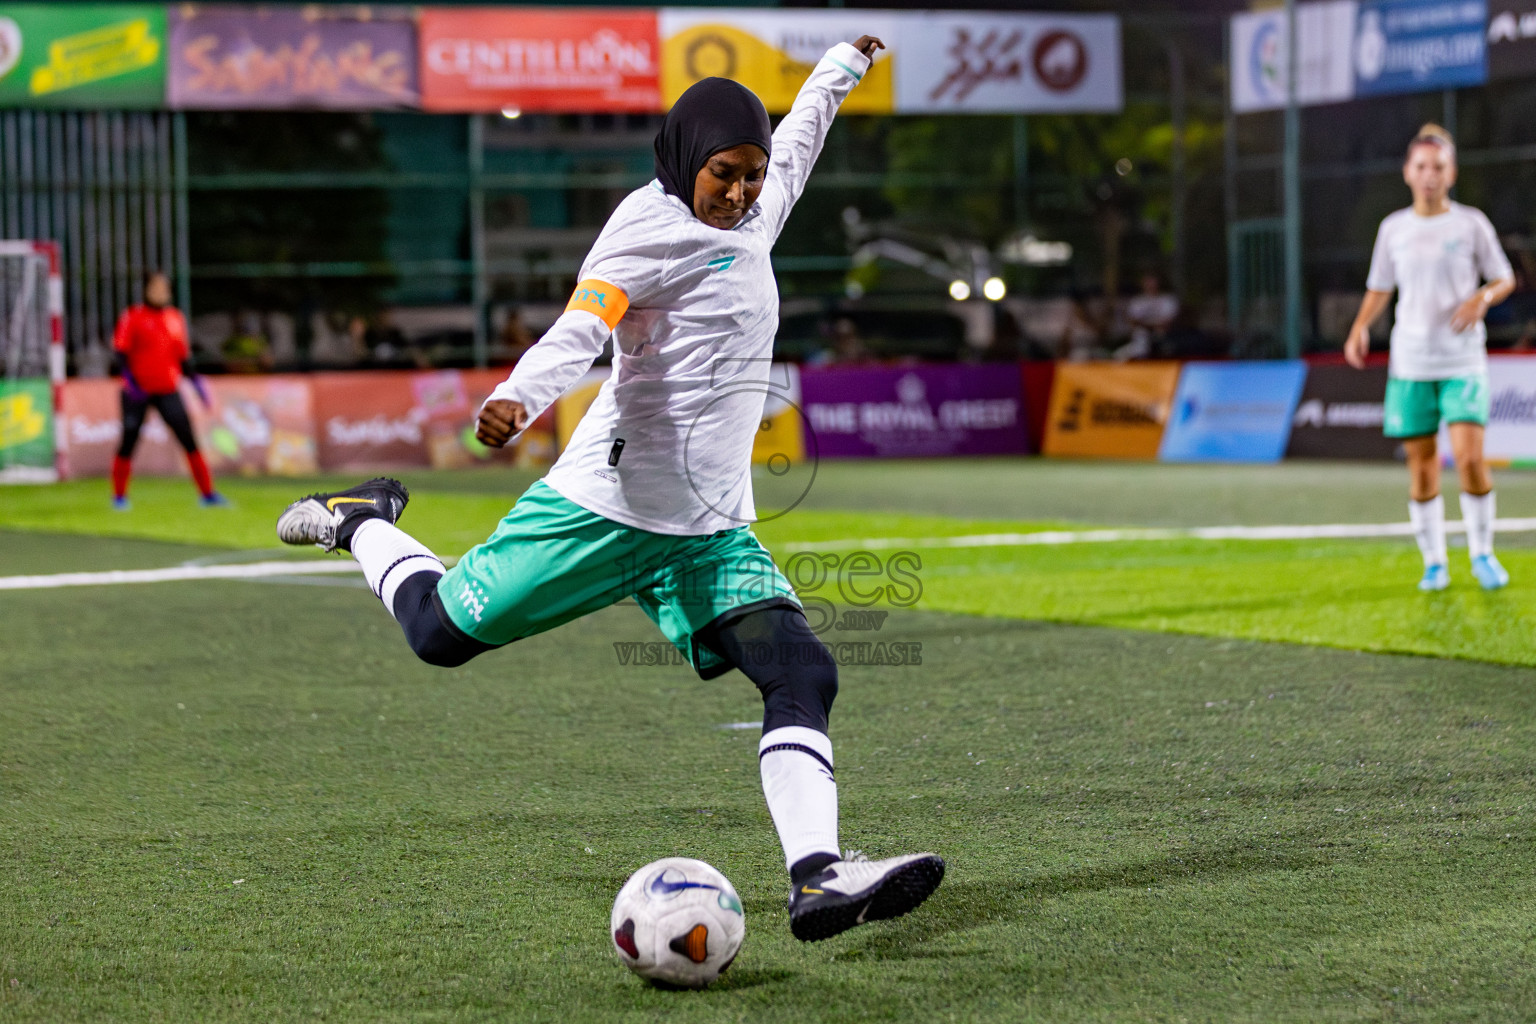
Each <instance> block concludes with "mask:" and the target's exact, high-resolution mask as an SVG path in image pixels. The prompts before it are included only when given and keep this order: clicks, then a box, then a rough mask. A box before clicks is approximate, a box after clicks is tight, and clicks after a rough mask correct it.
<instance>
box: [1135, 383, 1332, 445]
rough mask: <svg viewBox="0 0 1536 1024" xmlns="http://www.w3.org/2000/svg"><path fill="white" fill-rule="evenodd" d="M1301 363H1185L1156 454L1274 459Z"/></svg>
mask: <svg viewBox="0 0 1536 1024" xmlns="http://www.w3.org/2000/svg"><path fill="white" fill-rule="evenodd" d="M1306 375H1307V364H1306V363H1304V362H1302V361H1301V360H1299V359H1296V360H1290V361H1286V362H1273V363H1189V364H1187V365H1186V366H1185V367H1184V372H1183V373H1181V374H1179V390H1178V392H1177V393H1176V394H1175V395H1174V399H1173V413H1172V415H1171V416H1169V417H1168V429H1167V430H1166V431H1164V433H1163V443H1162V446H1161V447H1160V448H1159V449H1158V458H1160V459H1163V460H1164V461H1167V462H1278V461H1279V459H1280V456H1282V455H1284V454H1285V443H1286V440H1287V439H1288V438H1289V437H1290V433H1291V417H1292V416H1293V415H1294V414H1295V412H1296V402H1297V399H1299V398H1300V397H1301V385H1302V381H1303V380H1304V379H1305V378H1306Z"/></svg>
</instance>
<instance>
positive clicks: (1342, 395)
mask: <svg viewBox="0 0 1536 1024" xmlns="http://www.w3.org/2000/svg"><path fill="white" fill-rule="evenodd" d="M1386 393H1387V368H1386V366H1384V365H1382V366H1367V367H1366V368H1365V369H1363V370H1356V369H1355V368H1354V367H1352V366H1336V365H1325V366H1309V367H1308V368H1307V380H1306V383H1305V384H1303V385H1302V389H1301V401H1300V403H1299V404H1298V405H1297V406H1296V412H1295V414H1294V415H1292V416H1291V440H1290V443H1289V444H1287V445H1286V449H1285V454H1286V457H1287V458H1301V459H1391V458H1394V457H1395V456H1396V454H1397V449H1398V446H1399V445H1400V444H1401V442H1399V441H1397V440H1395V439H1393V438H1390V437H1385V436H1383V435H1382V433H1381V425H1382V422H1383V420H1384V419H1385V413H1384V412H1383V407H1382V400H1383V398H1384V397H1385V396H1386Z"/></svg>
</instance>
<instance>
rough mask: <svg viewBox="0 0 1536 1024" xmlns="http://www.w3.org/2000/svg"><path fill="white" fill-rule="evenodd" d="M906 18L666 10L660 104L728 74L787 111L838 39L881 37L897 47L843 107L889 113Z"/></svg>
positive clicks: (879, 59) (772, 108)
mask: <svg viewBox="0 0 1536 1024" xmlns="http://www.w3.org/2000/svg"><path fill="white" fill-rule="evenodd" d="M901 20H905V16H903V15H898V14H892V13H891V12H888V11H858V12H849V11H831V10H826V11H817V10H793V11H773V10H751V9H739V8H737V9H733V8H725V9H713V10H711V9H707V8H698V7H681V8H678V7H664V8H662V10H661V14H660V17H659V28H660V33H661V101H662V105H663V107H664V108H666V109H670V108H671V106H672V104H673V103H676V102H677V98H678V97H679V96H681V95H682V94H683V92H684V91H685V90H686V89H687V88H688V87H689V86H690V85H692V84H693V83H694V82H697V81H698V80H699V79H701V78H709V77H712V76H718V77H721V78H730V79H733V80H735V81H737V82H740V83H741V84H742V85H744V86H746V87H747V88H749V89H751V90H752V91H753V92H755V93H757V95H758V97H759V98H761V99H762V101H763V105H764V106H766V107H767V108H768V112H769V113H770V114H783V113H787V112H788V111H789V108H790V107H791V106H792V105H793V104H794V102H795V96H796V95H797V94H798V93H799V92H800V86H802V85H803V84H805V79H806V77H807V76H808V75H810V73H811V69H812V68H814V67H815V66H816V62H817V61H819V60H821V58H822V56H823V55H824V54H825V53H826V52H827V51H828V50H829V49H831V48H832V46H833V45H835V44H837V43H851V42H853V41H854V40H855V39H858V38H859V36H861V35H872V36H879V37H880V38H881V39H882V40H884V41H885V43H886V45H887V46H889V47H891V49H887V50H880V51H877V52H876V54H875V62H874V64H873V65H871V67H870V69H869V70H868V71H866V72H865V73H864V78H863V79H862V80H861V81H860V82H859V87H858V88H857V89H854V90H853V92H851V93H849V94H848V98H847V99H846V100H844V101H843V105H842V107H841V108H840V109H841V111H842V112H843V113H849V114H888V113H890V112H891V111H892V110H894V109H895V104H896V80H895V75H894V73H893V70H892V68H893V66H894V65H895V63H896V62H897V61H899V60H900V56H899V54H897V53H896V51H897V50H898V49H899V46H900V40H901V37H900V36H899V35H898V31H899V30H898V29H897V25H898V24H899V22H900V21H901Z"/></svg>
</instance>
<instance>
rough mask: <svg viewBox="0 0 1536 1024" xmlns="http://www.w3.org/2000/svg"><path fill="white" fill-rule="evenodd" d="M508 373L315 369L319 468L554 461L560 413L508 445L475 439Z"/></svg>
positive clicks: (448, 466)
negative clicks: (478, 422)
mask: <svg viewBox="0 0 1536 1024" xmlns="http://www.w3.org/2000/svg"><path fill="white" fill-rule="evenodd" d="M506 377H507V374H506V371H505V370H440V371H431V372H416V371H398V372H396V371H374V372H359V373H317V374H314V375H313V376H311V377H310V380H311V381H312V382H313V388H314V401H315V428H316V437H317V440H318V447H319V453H320V465H321V466H322V467H323V468H325V469H326V470H327V471H331V470H346V471H354V470H355V471H372V470H379V469H404V468H409V467H412V466H431V467H433V468H434V469H461V468H463V467H465V466H472V465H476V464H478V463H481V462H489V461H493V460H494V461H498V462H510V463H515V464H517V465H547V464H548V463H549V462H550V461H551V460H552V459H553V456H554V413H553V411H551V412H549V413H546V414H545V415H544V416H541V417H540V418H539V419H537V420H535V421H534V423H533V425H532V426H530V427H529V428H528V429H527V430H526V431H525V432H524V433H523V435H522V436H521V437H520V438H518V441H517V443H516V444H514V445H509V446H508V447H506V448H503V449H493V448H487V447H485V446H484V445H482V444H481V443H480V442H479V441H476V440H475V415H476V413H478V412H479V410H480V405H481V403H483V402H484V401H485V399H486V397H487V396H488V395H489V394H490V393H491V392H492V391H493V390H495V387H496V385H497V384H500V383H501V382H502V381H503V380H505V379H506Z"/></svg>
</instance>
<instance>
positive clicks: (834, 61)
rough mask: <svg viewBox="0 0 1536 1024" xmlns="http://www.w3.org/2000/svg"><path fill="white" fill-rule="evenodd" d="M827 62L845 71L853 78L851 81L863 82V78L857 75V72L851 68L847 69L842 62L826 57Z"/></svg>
mask: <svg viewBox="0 0 1536 1024" xmlns="http://www.w3.org/2000/svg"><path fill="white" fill-rule="evenodd" d="M827 60H829V61H831V62H832V63H833V64H836V65H837V66H838V67H840V68H842V69H843V70H844V71H846V72H848V73H849V74H850V75H852V76H853V80H854V81H855V82H862V81H864V76H863V75H861V74H859V73H858V72H857V71H855V70H853V68H851V67H849V66H848V65H847V64H844V63H843V62H842V61H840V60H838V59H837V58H836V57H828V58H827Z"/></svg>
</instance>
